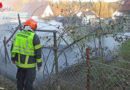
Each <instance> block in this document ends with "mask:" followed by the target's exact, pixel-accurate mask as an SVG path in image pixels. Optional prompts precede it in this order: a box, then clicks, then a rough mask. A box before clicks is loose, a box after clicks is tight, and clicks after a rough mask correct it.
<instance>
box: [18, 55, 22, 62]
mask: <svg viewBox="0 0 130 90" xmlns="http://www.w3.org/2000/svg"><path fill="white" fill-rule="evenodd" d="M18 62H19V63H21V62H20V54H18Z"/></svg>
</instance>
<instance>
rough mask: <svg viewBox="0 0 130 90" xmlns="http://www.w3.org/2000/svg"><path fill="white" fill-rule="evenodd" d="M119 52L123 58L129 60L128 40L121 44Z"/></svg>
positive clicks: (129, 41) (129, 47)
mask: <svg viewBox="0 0 130 90" xmlns="http://www.w3.org/2000/svg"><path fill="white" fill-rule="evenodd" d="M120 54H121V56H122V57H123V58H124V59H126V60H128V61H130V40H127V41H125V42H124V43H123V44H122V46H121V50H120Z"/></svg>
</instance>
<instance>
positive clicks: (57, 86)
mask: <svg viewBox="0 0 130 90" xmlns="http://www.w3.org/2000/svg"><path fill="white" fill-rule="evenodd" d="M53 35H54V56H55V57H54V60H55V70H56V90H60V86H59V79H58V57H57V51H58V50H57V49H58V48H57V39H56V32H53Z"/></svg>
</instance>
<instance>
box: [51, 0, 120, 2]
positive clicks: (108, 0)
mask: <svg viewBox="0 0 130 90" xmlns="http://www.w3.org/2000/svg"><path fill="white" fill-rule="evenodd" d="M53 1H54V2H58V1H59V0H53ZM64 1H79V0H64ZM80 1H92V2H94V1H99V0H80ZM101 1H103V0H101ZM104 1H105V2H116V1H119V0H104Z"/></svg>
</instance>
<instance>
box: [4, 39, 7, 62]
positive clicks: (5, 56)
mask: <svg viewBox="0 0 130 90" xmlns="http://www.w3.org/2000/svg"><path fill="white" fill-rule="evenodd" d="M4 50H5V64H6V63H7V59H6V56H7V49H6V37H4Z"/></svg>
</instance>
